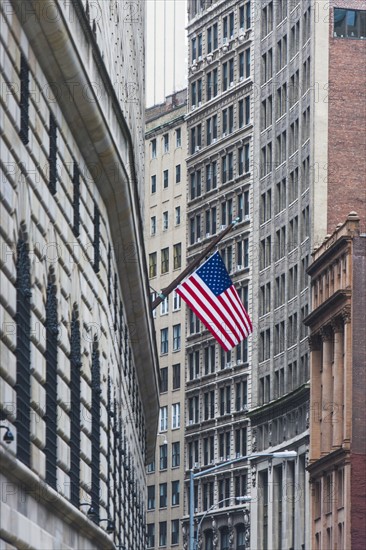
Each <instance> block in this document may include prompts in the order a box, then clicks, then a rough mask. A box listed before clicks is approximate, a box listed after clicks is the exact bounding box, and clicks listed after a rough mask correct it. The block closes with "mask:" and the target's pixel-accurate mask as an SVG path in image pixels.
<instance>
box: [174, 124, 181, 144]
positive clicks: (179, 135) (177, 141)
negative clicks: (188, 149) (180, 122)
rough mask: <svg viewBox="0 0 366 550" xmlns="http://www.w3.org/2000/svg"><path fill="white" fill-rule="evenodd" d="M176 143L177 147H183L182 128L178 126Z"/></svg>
mask: <svg viewBox="0 0 366 550" xmlns="http://www.w3.org/2000/svg"><path fill="white" fill-rule="evenodd" d="M175 145H176V147H182V130H181V128H177V129H176V130H175Z"/></svg>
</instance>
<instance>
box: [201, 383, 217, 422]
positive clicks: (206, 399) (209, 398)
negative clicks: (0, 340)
mask: <svg viewBox="0 0 366 550" xmlns="http://www.w3.org/2000/svg"><path fill="white" fill-rule="evenodd" d="M214 417H215V391H214V390H211V391H208V392H205V393H204V394H203V418H204V420H209V419H210V418H214Z"/></svg>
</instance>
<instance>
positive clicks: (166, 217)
mask: <svg viewBox="0 0 366 550" xmlns="http://www.w3.org/2000/svg"><path fill="white" fill-rule="evenodd" d="M168 227H169V223H168V211H166V212H163V231H166V230H167V229H168Z"/></svg>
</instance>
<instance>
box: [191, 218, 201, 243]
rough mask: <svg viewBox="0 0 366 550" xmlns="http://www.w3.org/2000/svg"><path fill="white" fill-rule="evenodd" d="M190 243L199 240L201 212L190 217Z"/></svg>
mask: <svg viewBox="0 0 366 550" xmlns="http://www.w3.org/2000/svg"><path fill="white" fill-rule="evenodd" d="M189 223H190V244H194V243H195V242H200V240H201V214H197V215H196V216H194V217H193V218H191V219H190V221H189Z"/></svg>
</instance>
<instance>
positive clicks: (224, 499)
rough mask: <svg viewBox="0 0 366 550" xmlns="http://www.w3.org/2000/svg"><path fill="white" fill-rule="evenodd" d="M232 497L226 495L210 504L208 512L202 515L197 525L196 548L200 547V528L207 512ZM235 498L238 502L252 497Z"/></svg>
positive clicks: (246, 500) (207, 512)
mask: <svg viewBox="0 0 366 550" xmlns="http://www.w3.org/2000/svg"><path fill="white" fill-rule="evenodd" d="M230 499H231V497H226V498H223V499H221V500H219V501H218V502H215V504H213V505H212V506H210V508H209V509H208V510H206V512H205V513H204V514H203V516H202V517H201V519H200V522H199V524H198V526H197V533H196V540H195V546H196V548H198V537H199V532H200V529H201V525H202V523H203V520H204V519H205V517H206V516H207V514H209V513H210V512H211V510H214V509H215V508H217V506H219V504H222V503H223V502H225V501H226V500H230ZM235 500H237V501H238V502H250V501H251V497H249V496H247V495H245V496H243V497H235Z"/></svg>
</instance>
